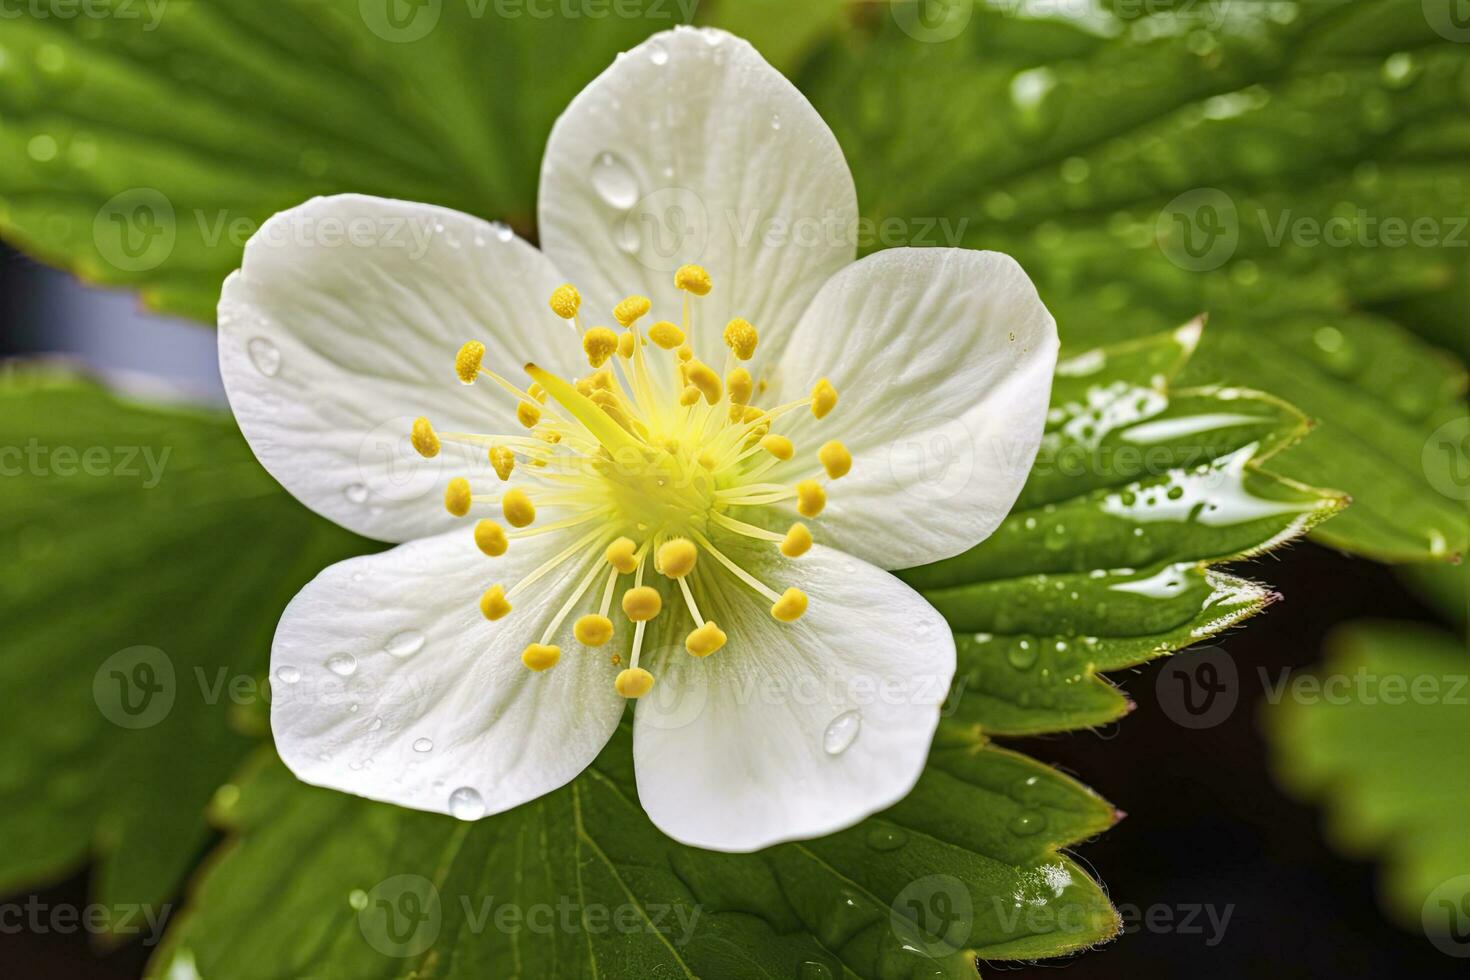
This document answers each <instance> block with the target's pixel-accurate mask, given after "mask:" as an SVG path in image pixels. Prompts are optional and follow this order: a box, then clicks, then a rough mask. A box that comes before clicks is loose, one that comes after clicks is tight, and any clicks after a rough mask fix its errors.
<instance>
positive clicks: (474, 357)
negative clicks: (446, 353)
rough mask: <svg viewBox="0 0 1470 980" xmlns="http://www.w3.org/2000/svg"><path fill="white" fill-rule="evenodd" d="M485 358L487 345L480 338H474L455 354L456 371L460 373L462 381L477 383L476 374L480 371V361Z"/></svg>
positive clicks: (469, 383) (470, 383)
mask: <svg viewBox="0 0 1470 980" xmlns="http://www.w3.org/2000/svg"><path fill="white" fill-rule="evenodd" d="M484 359H485V345H484V344H482V343H480V342H479V341H478V340H472V341H470V342H469V343H467V344H465V345H464V346H463V347H461V348H460V349H459V353H458V354H456V355H454V373H455V374H457V375H459V380H460V381H463V382H464V383H465V384H467V385H472V384H474V383H475V376H476V375H478V374H479V373H480V362H481V361H483V360H484Z"/></svg>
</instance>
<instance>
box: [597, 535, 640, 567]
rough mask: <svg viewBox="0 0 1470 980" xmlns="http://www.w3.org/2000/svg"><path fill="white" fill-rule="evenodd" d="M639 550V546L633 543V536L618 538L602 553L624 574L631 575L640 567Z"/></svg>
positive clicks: (608, 561) (610, 563)
mask: <svg viewBox="0 0 1470 980" xmlns="http://www.w3.org/2000/svg"><path fill="white" fill-rule="evenodd" d="M637 551H638V546H637V545H636V544H634V543H633V540H632V539H631V538H618V539H617V540H616V541H614V542H613V543H612V544H610V545H608V546H607V550H606V551H604V552H603V553H602V556H603V557H604V558H606V559H607V563H608V564H609V565H611V566H612V567H613V568H616V569H617V570H618V571H620V572H622V573H623V574H624V575H631V574H633V571H634V570H635V569H636V568H637V567H638V555H637Z"/></svg>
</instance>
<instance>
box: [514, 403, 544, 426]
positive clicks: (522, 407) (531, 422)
mask: <svg viewBox="0 0 1470 980" xmlns="http://www.w3.org/2000/svg"><path fill="white" fill-rule="evenodd" d="M516 421H517V422H520V423H521V425H524V426H525V427H526V428H528V429H532V428H535V426H536V423H537V422H540V421H541V406H540V405H537V404H536V403H535V402H521V403H520V404H519V405H517V406H516Z"/></svg>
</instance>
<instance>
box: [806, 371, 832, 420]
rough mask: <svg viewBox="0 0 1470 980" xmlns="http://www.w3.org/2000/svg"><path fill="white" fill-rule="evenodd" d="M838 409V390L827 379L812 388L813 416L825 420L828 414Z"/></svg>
mask: <svg viewBox="0 0 1470 980" xmlns="http://www.w3.org/2000/svg"><path fill="white" fill-rule="evenodd" d="M836 407H837V389H836V388H834V387H832V382H830V381H828V380H827V379H826V378H823V379H822V380H820V381H818V382H817V383H816V384H815V385H813V386H812V414H813V415H815V416H816V417H817V418H819V419H820V418H825V417H826V415H827V413H828V412H830V411H832V409H834V408H836Z"/></svg>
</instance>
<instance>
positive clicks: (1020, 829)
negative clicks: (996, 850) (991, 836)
mask: <svg viewBox="0 0 1470 980" xmlns="http://www.w3.org/2000/svg"><path fill="white" fill-rule="evenodd" d="M1045 829H1046V817H1045V816H1043V815H1042V814H1040V813H1020V814H1017V815H1016V816H1014V817H1012V818H1011V833H1013V834H1015V835H1016V836H1017V837H1030V836H1031V835H1032V834H1039V833H1041V831H1043V830H1045Z"/></svg>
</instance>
